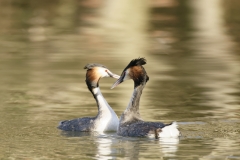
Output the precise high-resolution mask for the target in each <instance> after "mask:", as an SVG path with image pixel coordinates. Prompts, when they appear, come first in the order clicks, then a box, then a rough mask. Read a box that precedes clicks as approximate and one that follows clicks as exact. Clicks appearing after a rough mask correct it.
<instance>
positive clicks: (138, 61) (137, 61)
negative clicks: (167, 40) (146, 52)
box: [124, 58, 147, 70]
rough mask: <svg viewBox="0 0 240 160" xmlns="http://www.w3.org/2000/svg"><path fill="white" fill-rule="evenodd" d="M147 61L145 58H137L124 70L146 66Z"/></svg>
mask: <svg viewBox="0 0 240 160" xmlns="http://www.w3.org/2000/svg"><path fill="white" fill-rule="evenodd" d="M146 63H147V62H146V59H145V58H137V59H133V60H131V62H130V63H129V64H128V65H127V67H126V68H125V69H124V70H126V69H128V68H130V67H133V66H141V65H144V64H146Z"/></svg>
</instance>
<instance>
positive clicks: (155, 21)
mask: <svg viewBox="0 0 240 160" xmlns="http://www.w3.org/2000/svg"><path fill="white" fill-rule="evenodd" d="M239 7H240V3H239V2H238V1H236V0H228V1H227V0H212V1H211V2H210V1H207V0H202V1H196V2H195V1H177V0H171V1H142V2H141V3H139V1H137V0H133V1H124V0H123V1H119V2H118V1H68V2H65V1H62V0H53V1H38V2H37V1H36V2H35V1H32V2H31V1H24V0H19V1H15V2H14V1H7V0H3V1H1V2H0V15H1V19H0V131H1V134H0V140H1V145H0V159H22V160H29V159H41V160H42V159H184V160H186V159H240V152H239V150H240V145H239V144H240V136H239V135H240V109H239V108H240V54H239V53H240V52H239V51H240V47H239V43H240V38H239V37H240V36H239V35H240V30H239V27H240V19H239V16H238V15H239V14H240V11H239ZM138 57H145V58H146V59H147V64H146V65H145V69H146V71H147V73H148V75H149V77H150V80H149V82H148V84H147V85H146V87H145V89H144V91H143V95H142V98H141V106H140V113H141V115H142V118H143V119H144V120H146V121H162V122H166V123H168V122H172V121H177V122H178V123H179V130H180V131H181V133H182V136H181V137H180V139H179V140H178V139H177V140H173V139H161V140H160V141H159V140H154V139H146V138H123V137H120V136H117V135H116V134H115V133H105V134H97V133H91V134H90V133H82V134H79V133H64V132H61V131H60V130H58V129H57V128H56V127H57V125H58V122H59V121H61V120H65V119H73V118H78V117H84V116H94V115H96V114H97V107H96V104H95V101H94V99H93V97H92V95H91V93H90V92H89V91H88V89H87V87H86V84H85V70H84V69H83V67H84V66H85V65H86V64H87V63H101V64H104V65H106V66H107V67H108V68H109V69H110V70H111V71H112V72H113V73H116V74H120V73H121V72H122V70H123V69H124V68H125V67H126V65H127V64H128V63H129V61H130V60H132V59H134V58H138ZM114 81H115V80H114V79H107V78H106V79H101V81H100V87H101V91H102V93H103V95H104V97H105V98H106V100H107V101H108V102H109V104H110V105H111V106H112V108H113V109H114V110H115V112H116V113H117V115H118V116H120V115H121V113H122V112H123V111H124V109H125V107H126V106H127V104H128V101H129V99H130V97H131V94H132V90H133V82H132V81H127V82H125V83H123V84H121V85H119V86H118V87H116V88H115V89H113V90H111V89H110V87H111V85H112V84H113V83H114Z"/></svg>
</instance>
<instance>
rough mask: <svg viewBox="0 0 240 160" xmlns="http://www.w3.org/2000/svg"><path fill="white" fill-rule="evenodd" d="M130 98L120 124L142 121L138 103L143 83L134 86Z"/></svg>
mask: <svg viewBox="0 0 240 160" xmlns="http://www.w3.org/2000/svg"><path fill="white" fill-rule="evenodd" d="M134 86H135V88H134V90H133V94H132V97H131V99H130V102H129V104H128V106H127V108H126V110H125V111H124V113H123V114H122V116H121V119H120V123H127V122H134V121H138V120H142V119H141V116H140V113H139V102H140V98H141V95H142V90H143V88H144V87H145V83H142V84H138V85H136V84H135V85H134Z"/></svg>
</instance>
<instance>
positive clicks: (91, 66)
mask: <svg viewBox="0 0 240 160" xmlns="http://www.w3.org/2000/svg"><path fill="white" fill-rule="evenodd" d="M94 67H102V68H107V67H106V66H104V65H102V64H98V63H89V64H87V65H86V66H85V67H84V69H87V70H89V69H92V68H94Z"/></svg>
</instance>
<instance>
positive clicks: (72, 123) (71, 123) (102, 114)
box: [58, 63, 120, 132]
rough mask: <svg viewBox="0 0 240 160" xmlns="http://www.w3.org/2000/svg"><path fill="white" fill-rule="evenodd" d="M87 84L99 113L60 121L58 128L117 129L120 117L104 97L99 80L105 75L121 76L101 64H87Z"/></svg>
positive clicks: (72, 129) (89, 130)
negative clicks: (93, 115)
mask: <svg viewBox="0 0 240 160" xmlns="http://www.w3.org/2000/svg"><path fill="white" fill-rule="evenodd" d="M84 69H87V73H86V84H87V86H88V89H89V91H90V92H91V93H92V95H93V97H94V99H95V100H96V102H97V106H98V114H97V116H95V117H84V118H77V119H73V120H65V121H62V122H60V123H59V126H58V128H59V129H61V130H64V131H81V132H91V131H96V132H104V131H116V130H117V128H118V125H119V119H118V116H117V115H116V113H115V112H114V111H113V109H112V108H111V107H110V106H109V104H108V103H107V101H106V100H105V99H104V97H103V95H102V93H101V91H100V88H99V80H100V79H101V78H103V77H112V78H116V79H118V78H119V77H120V76H118V75H116V74H114V73H112V72H111V71H110V70H109V69H107V68H106V67H105V66H103V65H101V64H95V63H93V64H87V65H86V66H85V67H84Z"/></svg>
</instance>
